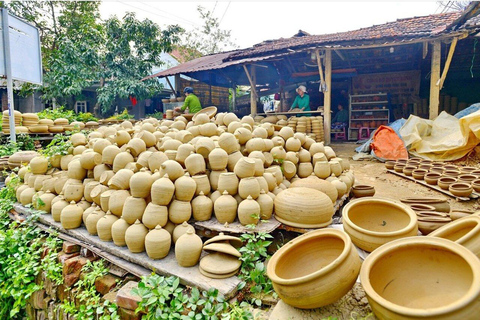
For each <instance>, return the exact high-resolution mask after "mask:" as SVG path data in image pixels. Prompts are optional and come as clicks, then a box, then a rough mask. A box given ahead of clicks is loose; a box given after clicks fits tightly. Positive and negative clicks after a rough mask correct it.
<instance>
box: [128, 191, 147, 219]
mask: <svg viewBox="0 0 480 320" xmlns="http://www.w3.org/2000/svg"><path fill="white" fill-rule="evenodd" d="M146 207H147V202H146V201H145V199H144V198H135V197H132V196H130V197H128V198H127V199H126V200H125V203H124V204H123V210H122V218H123V219H125V221H126V222H127V223H129V224H133V223H135V220H142V216H143V212H144V211H145V209H146Z"/></svg>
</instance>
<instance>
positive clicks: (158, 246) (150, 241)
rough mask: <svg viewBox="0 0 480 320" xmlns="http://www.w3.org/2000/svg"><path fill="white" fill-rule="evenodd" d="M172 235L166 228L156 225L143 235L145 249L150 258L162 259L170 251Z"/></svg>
mask: <svg viewBox="0 0 480 320" xmlns="http://www.w3.org/2000/svg"><path fill="white" fill-rule="evenodd" d="M171 244H172V237H171V236H170V233H168V231H167V230H165V229H163V228H162V227H161V226H160V225H157V226H156V227H155V229H153V230H150V232H149V233H148V234H147V235H146V237H145V250H146V251H147V255H148V256H149V258H150V259H154V260H156V259H163V258H165V257H166V256H167V255H168V253H169V252H170V246H171Z"/></svg>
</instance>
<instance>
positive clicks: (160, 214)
mask: <svg viewBox="0 0 480 320" xmlns="http://www.w3.org/2000/svg"><path fill="white" fill-rule="evenodd" d="M167 222H168V207H167V206H159V205H156V204H154V203H153V202H150V203H149V204H148V205H147V207H146V208H145V211H144V213H143V217H142V223H143V224H144V225H145V227H147V228H148V229H153V228H155V227H156V226H157V225H160V226H162V227H163V226H165V225H166V224H167Z"/></svg>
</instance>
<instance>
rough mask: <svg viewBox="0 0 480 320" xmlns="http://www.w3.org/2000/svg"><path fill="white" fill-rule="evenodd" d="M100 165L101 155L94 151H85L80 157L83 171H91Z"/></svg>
mask: <svg viewBox="0 0 480 320" xmlns="http://www.w3.org/2000/svg"><path fill="white" fill-rule="evenodd" d="M100 163H102V155H101V154H99V153H97V152H95V151H90V149H87V150H85V151H84V152H83V153H82V155H81V156H80V164H81V165H82V168H83V169H87V170H92V169H93V168H95V166H96V165H99V164H100Z"/></svg>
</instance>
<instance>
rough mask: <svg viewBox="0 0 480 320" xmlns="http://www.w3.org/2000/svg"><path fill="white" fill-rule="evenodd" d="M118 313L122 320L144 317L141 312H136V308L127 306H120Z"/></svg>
mask: <svg viewBox="0 0 480 320" xmlns="http://www.w3.org/2000/svg"><path fill="white" fill-rule="evenodd" d="M118 315H119V316H120V319H121V320H140V319H141V318H142V314H141V313H137V314H135V310H129V309H125V308H118Z"/></svg>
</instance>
